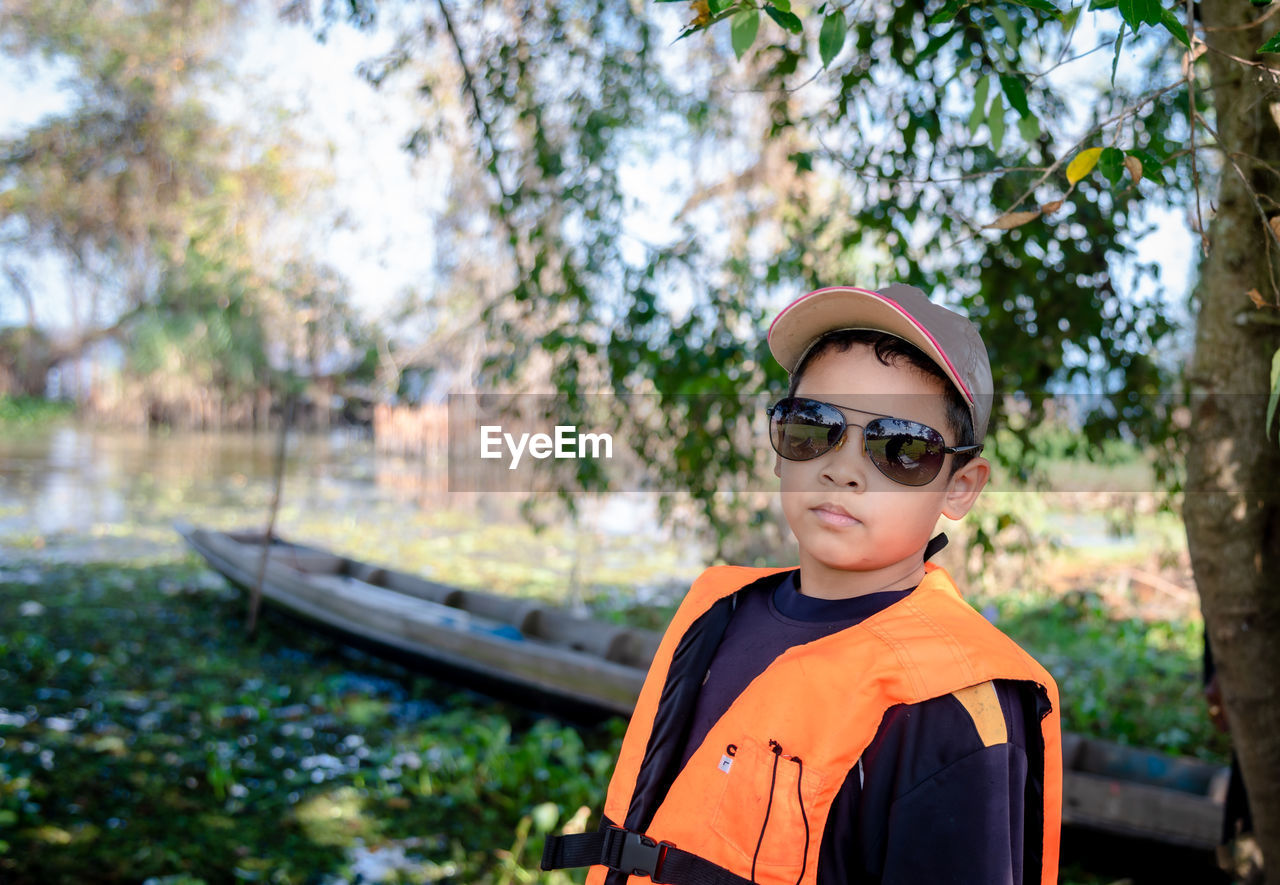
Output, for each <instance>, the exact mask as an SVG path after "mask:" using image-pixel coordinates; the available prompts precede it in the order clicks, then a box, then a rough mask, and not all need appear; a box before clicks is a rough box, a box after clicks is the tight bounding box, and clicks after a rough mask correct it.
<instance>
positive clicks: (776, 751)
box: [751, 740, 782, 883]
mask: <svg viewBox="0 0 1280 885" xmlns="http://www.w3.org/2000/svg"><path fill="white" fill-rule="evenodd" d="M769 746H770V748H772V749H773V773H772V774H771V775H769V802H768V804H766V805H765V807H764V822H763V823H762V824H760V838H759V839H757V840H756V851H755V854H753V855H751V881H752V882H753V883H754V882H755V881H756V858H758V857H759V856H760V846H761V845H763V844H764V831H765V828H766V827H768V826H769V813H770V812H772V811H773V787H774V785H775V784H776V783H777V782H778V760H779V759H781V758H782V746H781V745H780V744H779V743H778V742H777V741H774V740H771V741H769Z"/></svg>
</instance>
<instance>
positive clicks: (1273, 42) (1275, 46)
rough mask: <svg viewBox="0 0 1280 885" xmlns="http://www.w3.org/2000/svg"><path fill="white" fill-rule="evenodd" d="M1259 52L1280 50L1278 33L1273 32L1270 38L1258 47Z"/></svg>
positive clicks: (1279, 35) (1279, 34)
mask: <svg viewBox="0 0 1280 885" xmlns="http://www.w3.org/2000/svg"><path fill="white" fill-rule="evenodd" d="M1258 51H1259V52H1280V33H1277V34H1273V35H1272V37H1271V39H1270V40H1268V41H1267V42H1266V43H1263V44H1262V45H1261V46H1259V47H1258Z"/></svg>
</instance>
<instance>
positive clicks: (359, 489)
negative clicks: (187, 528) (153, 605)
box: [0, 425, 706, 598]
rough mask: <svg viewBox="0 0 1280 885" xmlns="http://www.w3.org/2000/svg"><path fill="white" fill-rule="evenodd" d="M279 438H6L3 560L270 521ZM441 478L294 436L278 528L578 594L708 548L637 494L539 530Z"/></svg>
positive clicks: (422, 563)
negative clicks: (663, 521) (675, 531)
mask: <svg viewBox="0 0 1280 885" xmlns="http://www.w3.org/2000/svg"><path fill="white" fill-rule="evenodd" d="M277 443H278V440H277V438H276V437H275V436H274V435H270V434H261V435H255V434H247V433H225V434H224V433H219V434H196V433H190V434H149V433H146V432H135V431H121V430H104V429H96V428H95V429H90V428H84V427H80V426H75V425H66V426H62V427H58V428H55V429H53V430H51V431H49V432H47V433H45V434H43V435H31V434H25V435H22V436H13V437H9V438H2V437H0V561H3V560H5V559H21V558H30V557H31V556H33V555H34V556H39V557H41V558H46V559H73V560H89V559H123V558H130V557H134V556H139V555H154V554H159V555H165V554H172V553H174V552H177V551H178V550H179V549H180V542H179V540H178V538H177V535H176V534H175V533H174V532H173V530H172V524H173V522H174V521H175V520H179V519H181V520H185V521H187V522H191V523H195V524H199V525H207V526H212V527H216V528H227V529H229V528H246V527H260V526H262V525H264V524H265V523H266V519H267V513H268V508H269V503H270V500H271V493H272V487H273V483H274V473H275V453H276V446H277ZM446 488H447V473H446V472H445V471H444V470H443V469H440V468H439V467H438V466H437V467H431V466H429V465H427V464H426V463H425V462H424V461H423V460H422V459H418V458H414V457H405V456H400V455H389V454H386V453H379V452H377V451H375V449H374V447H373V445H372V444H371V442H370V441H369V440H368V439H365V438H362V437H360V436H356V435H353V434H351V433H345V432H335V433H332V434H328V435H301V434H294V435H291V436H290V438H289V446H288V455H287V459H286V470H285V478H284V490H283V496H282V500H281V508H280V512H279V515H278V517H277V523H276V524H277V531H278V532H279V533H280V534H282V535H284V536H285V537H292V538H296V539H298V540H303V541H306V542H308V543H312V544H318V545H321V546H325V547H329V548H331V549H334V550H335V551H337V552H340V553H344V554H346V555H350V556H356V557H359V558H363V559H367V560H371V561H374V562H378V563H381V564H386V565H392V566H396V567H401V568H407V569H410V570H414V571H418V572H421V573H426V574H434V575H436V576H438V578H440V579H445V580H451V581H454V582H456V583H461V584H464V585H481V586H491V587H501V588H506V589H512V590H513V591H516V592H523V590H524V589H526V588H528V587H537V588H541V589H540V590H539V591H538V592H560V593H563V595H566V596H568V597H569V598H573V597H575V596H576V595H577V593H578V591H579V590H580V589H581V588H580V586H579V585H580V584H583V583H585V584H592V583H596V584H600V583H604V584H608V585H611V586H617V587H630V588H636V587H640V586H642V585H646V586H649V587H653V586H657V585H665V584H668V583H672V584H680V583H685V584H686V585H687V581H688V579H689V578H690V577H691V576H692V574H695V573H696V569H697V567H698V564H699V563H700V562H702V561H705V555H706V554H705V551H702V550H701V549H699V548H698V547H697V545H695V544H691V543H689V542H688V541H687V540H680V541H677V540H676V539H673V537H672V536H671V533H670V532H668V531H662V530H660V528H659V526H658V522H657V519H656V517H655V508H654V502H653V500H652V499H651V498H649V497H648V496H644V495H615V496H608V497H600V498H596V497H589V496H586V497H582V498H579V499H578V504H579V513H578V514H577V516H576V517H569V516H568V515H567V514H565V512H564V511H563V509H562V508H560V507H559V506H558V505H557V504H556V503H555V502H554V501H553V500H549V501H547V502H543V503H545V504H546V506H545V507H544V508H543V511H544V522H545V524H546V528H545V530H543V531H541V532H540V533H536V534H535V533H534V532H533V531H532V530H531V529H530V528H529V527H528V526H527V525H526V523H525V521H524V520H523V519H522V517H521V513H520V504H521V500H520V498H519V497H518V496H516V495H511V494H448V493H447V491H446Z"/></svg>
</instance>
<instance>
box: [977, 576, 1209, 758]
mask: <svg viewBox="0 0 1280 885" xmlns="http://www.w3.org/2000/svg"><path fill="white" fill-rule="evenodd" d="M995 607H996V611H997V613H998V614H997V623H998V624H999V625H1000V628H1001V629H1002V630H1004V631H1005V632H1006V633H1008V634H1009V635H1010V636H1012V637H1013V638H1014V639H1015V640H1017V641H1018V643H1019V644H1020V645H1022V646H1023V647H1024V648H1026V649H1027V650H1028V651H1030V652H1031V653H1032V654H1033V655H1034V656H1035V657H1036V658H1037V659H1038V660H1039V661H1040V662H1041V663H1042V664H1044V666H1045V667H1046V668H1047V669H1048V670H1049V672H1051V673H1052V674H1053V676H1054V678H1055V679H1056V680H1057V682H1058V689H1059V691H1060V693H1061V695H1062V727H1063V729H1065V730H1067V731H1074V732H1078V733H1080V734H1084V735H1088V736H1090V737H1099V738H1105V739H1107V740H1113V741H1119V742H1121V743H1126V744H1132V745H1134V746H1140V747H1147V748H1150V749H1156V750H1160V751H1162V752H1165V753H1175V754H1179V755H1183V756H1198V757H1200V758H1202V759H1207V760H1210V761H1213V762H1219V763H1223V764H1225V762H1226V760H1227V757H1228V755H1229V753H1230V747H1229V742H1228V740H1227V738H1226V736H1225V735H1223V734H1220V733H1219V732H1217V731H1216V730H1215V729H1214V728H1213V726H1212V725H1211V724H1210V722H1209V717H1208V715H1207V713H1206V712H1205V707H1204V701H1203V700H1202V698H1201V666H1202V665H1201V655H1202V653H1203V649H1204V639H1203V634H1202V627H1201V625H1200V624H1199V623H1198V622H1192V621H1184V622H1180V623H1175V622H1169V621H1144V620H1142V619H1140V618H1137V617H1116V616H1115V614H1114V613H1113V612H1111V611H1110V610H1109V608H1108V607H1107V606H1106V605H1105V604H1104V603H1103V601H1102V599H1101V598H1100V597H1099V596H1098V595H1097V594H1096V593H1084V592H1080V591H1075V592H1071V593H1068V594H1066V595H1065V596H1060V597H1051V596H1047V595H1044V594H1038V595H1035V596H1031V595H1027V596H1021V597H1010V598H1005V599H1003V600H1000V601H998V602H996V603H995Z"/></svg>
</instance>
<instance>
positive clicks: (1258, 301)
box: [1246, 289, 1267, 310]
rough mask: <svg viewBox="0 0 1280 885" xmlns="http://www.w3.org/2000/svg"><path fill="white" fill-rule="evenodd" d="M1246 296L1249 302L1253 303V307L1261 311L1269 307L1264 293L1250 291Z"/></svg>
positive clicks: (1255, 290) (1254, 290)
mask: <svg viewBox="0 0 1280 885" xmlns="http://www.w3.org/2000/svg"><path fill="white" fill-rule="evenodd" d="M1246 294H1248V296H1249V300H1250V301H1252V302H1253V306H1254V307H1256V308H1258V309H1259V310H1261V309H1262V308H1264V307H1266V306H1267V299H1265V298H1263V297H1262V293H1261V292H1259V291H1258V290H1257V289H1250V290H1249V291H1248V293H1246Z"/></svg>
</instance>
